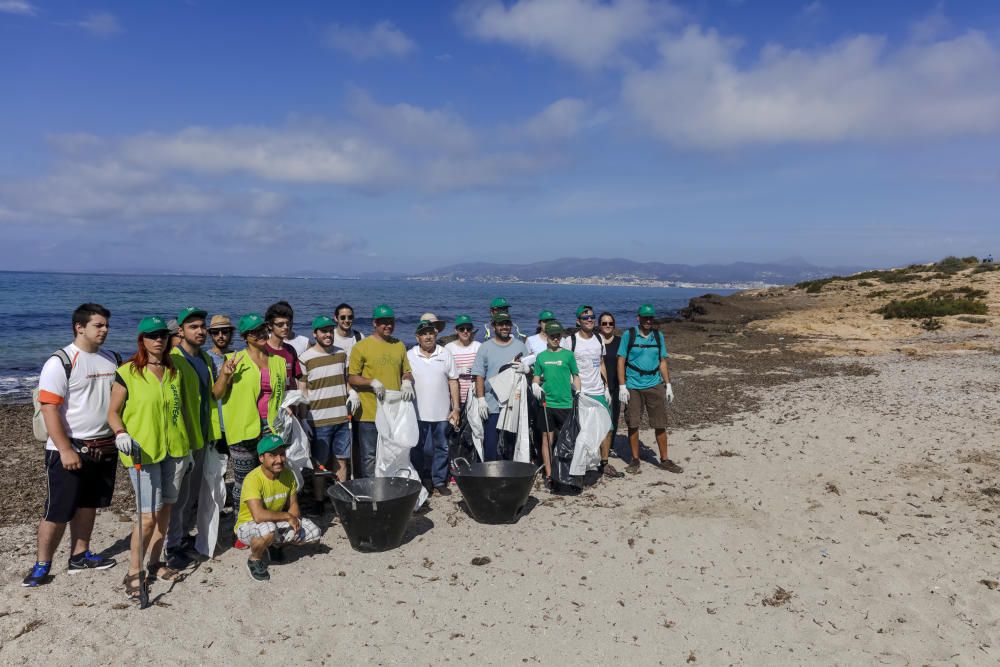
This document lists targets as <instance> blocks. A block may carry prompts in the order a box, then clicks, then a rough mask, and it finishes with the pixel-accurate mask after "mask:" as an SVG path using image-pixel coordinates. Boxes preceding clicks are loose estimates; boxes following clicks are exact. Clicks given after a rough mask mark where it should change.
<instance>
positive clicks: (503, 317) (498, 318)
mask: <svg viewBox="0 0 1000 667" xmlns="http://www.w3.org/2000/svg"><path fill="white" fill-rule="evenodd" d="M493 321H494V322H510V315H508V314H507V313H504V312H500V313H494V314H493Z"/></svg>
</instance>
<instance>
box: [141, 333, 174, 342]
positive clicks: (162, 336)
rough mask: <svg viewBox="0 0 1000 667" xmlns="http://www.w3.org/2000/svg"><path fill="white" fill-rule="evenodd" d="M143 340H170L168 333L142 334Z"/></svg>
mask: <svg viewBox="0 0 1000 667" xmlns="http://www.w3.org/2000/svg"><path fill="white" fill-rule="evenodd" d="M143 338H148V339H149V340H166V339H167V338H170V332H169V331H157V332H155V333H148V334H143Z"/></svg>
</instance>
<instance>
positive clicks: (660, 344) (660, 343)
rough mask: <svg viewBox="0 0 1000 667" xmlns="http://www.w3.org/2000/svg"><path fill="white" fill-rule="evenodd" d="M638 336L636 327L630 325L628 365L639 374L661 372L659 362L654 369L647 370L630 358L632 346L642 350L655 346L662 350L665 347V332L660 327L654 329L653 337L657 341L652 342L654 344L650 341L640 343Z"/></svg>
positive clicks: (627, 352) (626, 354)
mask: <svg viewBox="0 0 1000 667" xmlns="http://www.w3.org/2000/svg"><path fill="white" fill-rule="evenodd" d="M638 337H639V332H638V331H637V330H636V328H635V327H630V328H629V330H628V346H627V347H626V348H625V365H626V366H628V367H629V368H631V369H632V370H633V371H635V372H636V373H638V374H639V375H655V374H656V373H659V372H660V365H659V364H657V365H656V368H654V369H653V370H651V371H647V370H643V369H642V368H639V367H638V366H636V365H635V364H633V363H632V362H631V361H630V360H629V357H630V356H631V355H632V348H633V347H637V348H639V349H640V350H644V349H650V348H654V347H655V348H656V349H657V350H661V349H662V348H663V334H661V333H660V330H659V329H653V339H654V340H655V341H656V342H655V343H652V344H650V343H643V344H641V345H640V344H638V343H636V339H637V338H638Z"/></svg>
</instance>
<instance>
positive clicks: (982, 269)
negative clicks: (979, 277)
mask: <svg viewBox="0 0 1000 667" xmlns="http://www.w3.org/2000/svg"><path fill="white" fill-rule="evenodd" d="M988 271H1000V263H992V264H980V265H978V266H977V267H976V268H974V269H972V272H973V273H986V272H988Z"/></svg>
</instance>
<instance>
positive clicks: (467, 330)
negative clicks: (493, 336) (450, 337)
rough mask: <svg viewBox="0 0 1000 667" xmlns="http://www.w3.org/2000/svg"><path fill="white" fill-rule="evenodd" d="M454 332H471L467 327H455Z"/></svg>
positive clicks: (470, 328)
mask: <svg viewBox="0 0 1000 667" xmlns="http://www.w3.org/2000/svg"><path fill="white" fill-rule="evenodd" d="M455 331H458V332H459V333H471V332H472V327H468V326H461V327H456V328H455Z"/></svg>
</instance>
